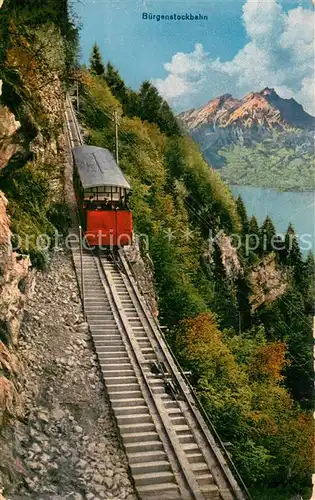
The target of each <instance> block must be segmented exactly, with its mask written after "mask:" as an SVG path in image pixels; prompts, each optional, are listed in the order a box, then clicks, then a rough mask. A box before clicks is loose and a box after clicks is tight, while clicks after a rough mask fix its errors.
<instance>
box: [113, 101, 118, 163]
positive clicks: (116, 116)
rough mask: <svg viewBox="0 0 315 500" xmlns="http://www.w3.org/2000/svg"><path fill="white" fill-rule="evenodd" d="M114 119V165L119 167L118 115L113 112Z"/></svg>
mask: <svg viewBox="0 0 315 500" xmlns="http://www.w3.org/2000/svg"><path fill="white" fill-rule="evenodd" d="M114 118H115V137H116V147H115V149H116V163H117V165H119V138H118V113H117V111H115V112H114Z"/></svg>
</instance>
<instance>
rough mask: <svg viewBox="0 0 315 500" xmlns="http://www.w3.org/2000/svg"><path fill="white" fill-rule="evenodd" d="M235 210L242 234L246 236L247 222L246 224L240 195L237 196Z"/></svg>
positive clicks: (245, 213) (244, 210) (247, 230)
mask: <svg viewBox="0 0 315 500" xmlns="http://www.w3.org/2000/svg"><path fill="white" fill-rule="evenodd" d="M236 208H237V213H238V215H239V218H240V221H241V224H242V229H243V233H245V234H247V233H248V232H249V222H248V217H247V212H246V208H245V205H244V202H243V199H242V197H241V195H239V196H238V197H237V199H236Z"/></svg>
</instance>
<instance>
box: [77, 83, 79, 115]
mask: <svg viewBox="0 0 315 500" xmlns="http://www.w3.org/2000/svg"><path fill="white" fill-rule="evenodd" d="M77 111H78V112H79V82H78V81H77Z"/></svg>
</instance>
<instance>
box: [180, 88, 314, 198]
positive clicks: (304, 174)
mask: <svg viewBox="0 0 315 500" xmlns="http://www.w3.org/2000/svg"><path fill="white" fill-rule="evenodd" d="M178 118H179V120H180V122H181V123H182V125H183V127H184V128H185V129H186V130H187V131H188V132H189V134H191V135H192V136H193V137H194V138H195V139H196V140H197V142H198V143H199V145H200V148H201V151H202V153H203V155H204V157H205V159H206V160H207V161H208V162H209V163H210V164H211V165H212V166H213V167H214V168H220V169H222V171H221V175H222V177H223V178H224V179H225V180H226V181H227V182H229V183H230V184H243V185H244V184H246V185H257V186H265V187H275V188H278V189H284V190H287V189H291V190H307V189H312V188H314V173H315V172H314V161H313V130H315V118H314V117H313V116H311V115H309V114H308V113H306V112H305V111H304V109H303V107H302V106H301V105H300V104H298V103H297V102H296V101H295V100H294V99H283V98H282V97H280V96H279V95H278V94H277V93H276V92H275V90H274V89H270V88H268V87H266V88H265V89H264V90H262V91H261V92H251V93H250V94H248V95H246V96H245V97H244V98H243V99H235V98H234V97H232V96H231V94H224V95H222V96H220V97H217V98H215V99H213V100H211V101H209V102H208V103H206V104H205V105H204V106H202V107H201V108H198V109H192V110H189V111H185V112H183V113H181V114H180V115H179V116H178Z"/></svg>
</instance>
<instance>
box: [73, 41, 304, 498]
mask: <svg viewBox="0 0 315 500" xmlns="http://www.w3.org/2000/svg"><path fill="white" fill-rule="evenodd" d="M79 80H80V88H79V93H80V120H81V122H82V124H84V126H85V128H86V141H87V142H88V143H90V144H94V145H99V146H103V147H106V148H108V149H110V150H111V151H112V152H114V150H115V135H114V120H113V113H114V111H117V112H118V114H119V143H120V144H119V146H120V147H119V151H120V166H121V168H122V169H123V171H124V172H125V174H126V175H127V176H128V178H129V180H130V182H131V184H132V187H133V196H132V209H133V213H134V220H135V227H136V231H137V232H138V233H141V234H144V235H146V236H147V237H148V240H149V244H148V247H147V246H145V245H143V252H144V253H145V252H146V251H148V252H149V253H150V256H151V258H152V260H153V263H154V270H155V280H156V291H157V295H158V299H159V308H160V318H161V321H163V323H164V324H165V325H166V326H167V327H168V332H169V333H168V341H169V343H170V345H171V347H172V349H173V350H174V352H175V353H176V355H177V357H178V359H179V360H180V362H181V364H182V366H183V367H185V368H186V369H188V370H190V371H191V373H192V382H193V384H194V385H195V387H196V389H197V391H198V393H199V396H200V398H201V400H202V402H203V404H204V406H205V408H206V410H207V412H208V414H209V416H210V418H211V419H212V421H213V423H214V424H215V426H216V427H217V430H218V431H219V433H220V435H221V437H222V438H223V439H224V440H225V441H228V442H230V443H231V445H230V447H229V452H230V453H231V455H232V457H233V459H234V460H235V462H236V464H237V466H238V467H239V469H240V471H241V474H242V475H243V477H244V479H245V481H246V482H247V484H248V485H249V486H250V487H251V491H252V492H253V496H254V498H259V499H264V498H266V499H267V498H268V499H270V498H271V497H272V498H274V499H276V498H279V499H280V498H281V499H282V498H283V499H284V498H288V494H290V493H291V492H292V493H297V492H299V491H300V492H302V491H303V490H304V489H305V488H306V487H307V485H309V478H310V471H311V469H312V459H311V455H312V454H311V449H312V421H311V408H312V381H313V376H312V352H311V345H312V344H311V343H312V330H311V327H312V313H313V303H314V259H313V255H312V254H310V255H309V256H308V258H307V260H306V261H303V259H302V256H301V253H300V249H299V246H298V243H297V240H296V238H295V233H294V229H293V227H292V226H291V225H290V226H289V227H288V231H287V234H286V235H285V237H284V238H283V240H281V238H280V237H278V236H277V235H276V231H275V228H274V226H273V223H272V221H271V220H270V218H267V219H266V221H265V222H264V223H263V224H262V226H261V227H259V226H258V223H257V221H256V219H255V218H251V219H250V220H249V219H248V217H247V214H246V209H245V207H244V204H243V202H242V200H241V199H240V198H239V199H237V200H236V201H235V200H234V199H233V197H232V194H231V192H230V191H229V189H228V188H227V186H226V185H225V184H224V182H223V181H222V180H221V179H220V177H219V176H218V174H217V173H216V172H215V171H214V170H213V169H211V168H209V166H208V165H207V164H206V163H205V161H204V160H203V158H202V156H201V154H200V152H199V150H198V147H197V146H196V144H195V143H194V142H193V141H192V140H191V139H190V138H188V137H186V136H185V134H184V133H183V132H182V131H181V129H180V127H179V126H178V124H177V122H176V120H175V118H174V115H173V113H172V111H171V109H170V108H169V106H168V104H167V103H166V102H165V101H164V100H163V99H162V97H161V96H160V95H159V94H158V92H157V90H156V88H154V86H152V85H151V83H150V82H143V84H142V85H141V88H140V89H139V91H138V92H135V91H133V90H131V89H130V88H128V87H127V86H126V85H125V83H124V81H123V80H122V78H121V77H120V75H119V72H118V70H117V69H116V68H114V67H113V65H112V64H111V63H110V62H108V63H107V64H104V62H103V60H102V56H101V54H100V51H99V49H98V47H97V46H96V45H94V47H93V49H92V53H91V58H90V68H89V70H83V71H82V72H81V74H80V77H79ZM220 231H221V233H220V234H221V235H220V237H217V238H216V237H215V235H217V234H218V232H220ZM232 234H236V235H237V236H238V237H239V238H238V240H239V239H240V240H241V241H242V243H243V244H242V245H241V246H240V248H239V249H238V250H237V249H236V245H234V247H233V243H235V242H234V241H233V238H230V237H229V235H232ZM209 235H212V241H211V239H209ZM250 235H251V236H250ZM254 236H256V237H257V241H258V244H257V248H256V249H255V250H250V251H249V252H247V251H246V248H245V241H246V239H247V238H251V237H254ZM273 241H276V242H277V244H273Z"/></svg>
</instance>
